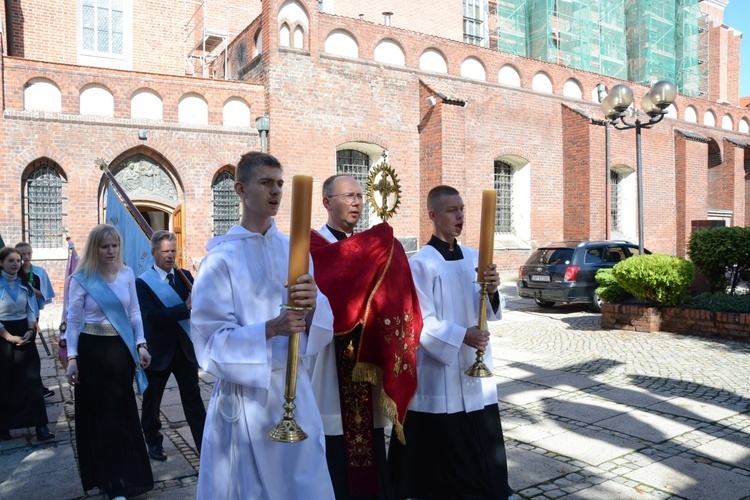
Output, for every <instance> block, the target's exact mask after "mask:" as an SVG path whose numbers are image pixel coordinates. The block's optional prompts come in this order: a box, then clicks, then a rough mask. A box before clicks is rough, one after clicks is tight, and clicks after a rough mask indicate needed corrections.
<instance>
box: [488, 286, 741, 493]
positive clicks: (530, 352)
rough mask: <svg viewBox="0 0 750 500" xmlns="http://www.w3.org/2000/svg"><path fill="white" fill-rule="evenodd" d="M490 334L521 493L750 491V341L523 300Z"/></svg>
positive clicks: (513, 475) (511, 303) (514, 302)
mask: <svg viewBox="0 0 750 500" xmlns="http://www.w3.org/2000/svg"><path fill="white" fill-rule="evenodd" d="M505 288H506V295H507V296H508V297H512V296H513V295H514V294H512V289H511V290H510V291H508V288H509V287H505ZM491 331H492V333H493V354H494V358H495V370H494V371H495V375H496V380H497V382H498V398H499V401H500V407H501V416H502V421H503V428H504V430H505V436H506V448H507V453H508V460H509V463H510V481H511V486H513V487H514V488H515V489H516V491H517V492H518V494H519V496H520V497H522V498H531V499H548V498H571V499H572V498H582V499H583V498H586V499H588V498H590V499H630V498H639V499H650V498H673V499H678V498H679V499H694V500H700V499H708V498H712V499H748V498H750V412H749V410H750V406H749V405H748V403H749V402H750V344H744V343H738V342H732V341H715V340H706V339H703V338H699V337H690V336H684V335H676V334H671V333H655V334H645V333H637V332H625V331H617V330H614V331H613V330H601V329H600V315H598V314H592V313H588V312H585V308H584V307H582V306H573V305H570V306H557V307H555V308H552V309H540V308H538V307H536V306H535V305H533V303H532V302H531V301H526V300H522V299H518V298H509V300H508V308H507V310H506V314H505V317H504V319H503V321H501V322H499V323H495V324H494V325H492V327H491Z"/></svg>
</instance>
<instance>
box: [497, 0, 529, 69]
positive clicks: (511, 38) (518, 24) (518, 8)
mask: <svg viewBox="0 0 750 500" xmlns="http://www.w3.org/2000/svg"><path fill="white" fill-rule="evenodd" d="M496 8H497V30H496V32H497V35H496V36H497V50H501V51H503V52H509V53H511V54H515V55H517V56H528V35H527V34H528V23H527V14H526V0H497V7H496Z"/></svg>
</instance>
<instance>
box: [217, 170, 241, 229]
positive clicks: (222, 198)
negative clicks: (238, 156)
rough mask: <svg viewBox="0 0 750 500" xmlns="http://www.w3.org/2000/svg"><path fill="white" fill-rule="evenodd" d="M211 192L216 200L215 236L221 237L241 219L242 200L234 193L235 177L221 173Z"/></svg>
mask: <svg viewBox="0 0 750 500" xmlns="http://www.w3.org/2000/svg"><path fill="white" fill-rule="evenodd" d="M211 192H212V194H213V198H214V200H213V209H214V236H219V235H222V234H224V233H226V232H227V231H229V228H230V227H232V226H233V225H235V224H237V222H238V221H239V218H240V199H239V197H238V196H237V193H235V192H234V175H232V173H231V172H222V173H220V174H219V175H218V177H216V181H215V182H214V185H213V186H211Z"/></svg>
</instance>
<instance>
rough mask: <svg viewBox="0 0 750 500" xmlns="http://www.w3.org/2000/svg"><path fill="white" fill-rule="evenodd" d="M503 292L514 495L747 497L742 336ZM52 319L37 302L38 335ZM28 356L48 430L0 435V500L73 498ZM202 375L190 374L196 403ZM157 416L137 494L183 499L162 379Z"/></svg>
mask: <svg viewBox="0 0 750 500" xmlns="http://www.w3.org/2000/svg"><path fill="white" fill-rule="evenodd" d="M502 291H503V293H504V295H505V296H506V298H507V309H506V311H505V314H504V318H503V320H502V321H500V322H497V323H491V327H490V330H491V332H492V348H493V356H494V363H495V369H494V373H495V381H496V382H497V390H498V400H499V403H500V410H501V417H502V423H503V429H504V431H505V438H506V449H507V454H508V461H509V468H510V483H511V486H512V487H513V488H514V489H515V490H516V491H517V494H518V496H519V497H520V498H523V499H547V498H566V499H575V498H581V499H597V500H602V499H604V500H609V499H617V500H619V499H631V498H632V499H651V498H675V499H677V498H680V499H691V500H703V499H721V500H732V499H750V411H749V409H750V407H749V406H748V403H749V402H750V344H745V343H739V342H733V341H717V340H706V339H703V338H700V337H690V336H684V335H676V334H671V333H651V334H649V333H635V332H625V331H618V330H601V329H600V321H599V315H598V314H592V313H589V312H587V309H586V307H585V306H583V305H579V306H574V305H569V306H555V307H554V308H552V309H541V308H538V307H536V305H534V303H533V301H531V300H526V299H519V298H517V297H516V296H515V287H514V286H513V284H511V283H507V284H504V286H503V290H502ZM59 315H60V309H59V308H50V309H45V311H44V312H43V316H42V321H41V323H42V327H43V329H49V330H53V327H56V326H57V324H58V323H59V317H60V316H59ZM50 343H52V344H54V335H53V338H52V339H51V342H50ZM39 351H40V355H42V376H43V379H44V382H45V384H46V385H47V386H48V387H50V388H51V389H53V390H55V396H53V397H51V398H49V399H47V412H48V415H49V419H50V430H51V431H52V432H53V433H54V434H55V435H56V437H55V439H54V440H53V441H51V442H47V443H41V444H40V443H37V441H36V437H35V436H34V435H33V431H34V429H28V430H26V431H24V430H14V431H12V434H13V439H12V440H11V441H2V442H0V480H2V484H0V498H24V499H49V498H56V499H72V498H80V497H82V496H83V495H84V492H83V491H82V490H81V485H80V479H79V477H78V472H77V462H76V458H75V447H74V431H75V429H74V425H73V424H74V422H73V404H72V394H71V390H70V387H68V385H67V382H66V380H65V377H64V372H63V370H62V366H61V365H60V363H59V361H56V360H54V359H53V358H50V357H47V356H46V355H45V354H44V351H43V349H42V348H41V346H39ZM212 383H213V378H212V377H210V376H209V375H207V374H205V373H201V384H202V386H203V387H202V389H203V393H204V398H205V400H206V402H207V401H208V398H209V395H210V391H211V386H212ZM139 403H140V401H139ZM162 421H163V423H164V428H163V431H164V433H165V438H166V439H165V440H164V449H165V452H166V453H167V455H168V459H167V461H166V462H154V461H152V462H151V465H152V468H153V471H154V479H155V480H156V484H155V489H154V490H153V491H151V492H149V493H148V494H147V495H145V496H142V497H140V498H147V497H148V498H151V497H158V498H164V499H184V498H193V497H194V496H195V490H196V483H197V475H198V456H197V453H196V450H195V445H194V443H193V442H192V438H191V436H190V432H189V429H188V427H187V424H186V423H185V421H184V416H183V414H182V408H181V406H180V401H179V393H178V391H177V387H176V384H175V383H174V380H171V381H170V385H169V386H168V389H167V391H166V392H165V395H164V402H163V404H162ZM290 446H294V445H290ZM89 494H90V496H89V497H88V498H93V499H101V498H105V497H104V496H103V495H101V494H99V493H98V492H97V491H91V492H89Z"/></svg>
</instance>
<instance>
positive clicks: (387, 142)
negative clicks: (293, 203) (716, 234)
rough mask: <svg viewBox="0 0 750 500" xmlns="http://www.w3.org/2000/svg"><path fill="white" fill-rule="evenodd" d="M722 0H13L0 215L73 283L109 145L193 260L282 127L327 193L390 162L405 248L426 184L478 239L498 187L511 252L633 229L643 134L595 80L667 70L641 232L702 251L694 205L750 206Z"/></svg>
mask: <svg viewBox="0 0 750 500" xmlns="http://www.w3.org/2000/svg"><path fill="white" fill-rule="evenodd" d="M727 1H728V0H701V1H699V0H692V1H688V0H664V1H659V2H652V1H651V0H642V1H640V2H630V1H628V2H625V0H592V1H586V2H583V1H578V0H570V2H562V3H559V5H558V3H557V2H553V1H548V0H474V1H470V0H445V1H443V2H439V8H436V5H437V4H438V2H432V1H426V0H414V1H411V2H392V1H380V2H376V1H355V0H263V1H260V0H248V1H240V0H205V1H196V0H192V1H191V0H158V1H156V0H138V1H136V0H60V1H57V2H49V1H47V0H8V1H6V2H5V3H4V10H3V11H2V15H3V19H2V27H3V33H2V52H1V54H2V55H1V56H0V57H1V59H0V66H1V67H0V71H2V83H1V84H2V95H1V97H0V99H2V109H3V114H2V120H0V132H1V134H0V137H1V138H2V139H1V141H2V142H0V155H1V156H2V162H3V165H4V168H3V169H2V171H1V172H0V178H1V179H2V182H3V185H4V186H5V189H3V190H2V192H1V194H0V196H1V197H2V203H0V230H1V231H2V236H3V238H4V240H5V242H6V243H9V244H13V243H15V242H17V241H21V240H26V241H30V242H31V243H32V245H33V246H34V248H35V256H34V257H35V260H36V261H39V262H40V264H41V265H43V266H45V267H46V268H48V270H49V272H50V274H51V275H52V277H53V279H54V280H55V282H56V283H57V284H58V285H59V283H60V280H61V278H62V269H63V266H64V262H65V258H66V255H67V252H66V247H67V245H66V243H65V237H66V236H70V237H71V238H72V239H73V241H74V242H75V243H76V244H77V245H78V246H79V248H81V247H82V246H83V244H84V242H85V238H86V235H87V233H88V231H89V230H90V229H91V228H92V227H93V226H94V225H96V224H98V223H100V222H103V221H104V210H105V204H106V189H107V183H106V180H105V177H104V174H103V173H102V171H101V170H100V169H99V168H98V167H97V166H96V160H97V158H102V159H104V161H105V162H106V163H108V164H109V168H110V170H111V171H112V173H113V174H114V175H115V177H116V178H117V179H118V181H119V182H120V184H121V185H122V186H123V187H124V189H125V190H126V191H127V193H128V196H129V197H130V198H131V200H132V201H133V202H134V203H135V205H136V206H137V207H138V209H139V210H140V211H141V212H142V213H143V214H144V215H145V216H146V217H147V218H148V219H149V221H150V222H151V225H152V227H153V228H154V229H172V230H175V232H178V233H179V236H180V250H181V258H182V263H183V265H184V266H185V267H188V268H192V269H194V268H195V267H197V265H198V264H199V262H200V259H201V258H202V257H203V256H204V255H205V245H206V242H207V241H208V240H209V239H210V238H211V237H213V236H215V235H217V234H223V233H224V232H225V231H226V230H227V229H228V227H230V226H231V225H232V224H233V223H235V222H236V221H237V219H238V217H239V207H238V205H237V199H236V197H234V194H233V188H232V186H233V182H234V167H233V165H234V164H235V163H236V162H237V160H238V159H239V157H240V155H241V154H242V153H244V152H246V151H249V150H260V149H261V148H263V147H267V150H268V152H269V153H271V154H273V155H275V156H277V157H278V158H279V159H280V160H281V162H282V164H283V165H284V166H285V175H286V176H287V178H288V179H290V178H291V176H292V175H294V174H298V173H305V174H309V175H312V176H313V177H314V180H315V186H314V189H315V193H316V196H315V200H318V199H319V196H318V193H319V192H320V186H321V184H322V181H323V180H324V179H325V178H326V177H328V176H329V175H332V174H334V173H337V172H349V173H352V174H353V175H355V176H357V177H358V178H359V179H362V180H363V181H364V180H365V179H367V177H368V175H369V172H370V171H371V169H372V168H373V167H375V166H377V165H379V164H381V163H383V162H387V163H388V164H389V165H390V166H391V167H392V168H393V169H394V171H395V172H396V174H397V176H398V178H399V180H400V183H401V203H400V207H399V211H398V213H397V215H396V216H395V217H394V218H392V219H391V220H390V221H389V223H390V224H391V225H392V226H393V227H394V229H395V233H396V235H397V236H398V237H399V238H400V239H401V240H402V241H403V242H404V244H405V247H406V248H407V249H408V250H414V249H416V248H418V247H419V246H421V245H422V244H423V243H424V242H425V241H426V240H427V239H428V238H429V235H430V231H431V226H430V224H429V220H428V219H427V217H426V214H425V209H424V204H425V197H426V194H427V192H428V191H429V189H430V188H431V187H433V186H434V185H437V184H440V183H443V184H450V185H453V186H455V187H456V188H458V189H459V190H460V191H461V192H462V193H463V197H464V201H465V203H466V207H467V215H466V224H465V229H464V235H463V242H464V243H466V244H468V245H470V246H475V247H476V246H477V245H478V239H479V211H480V206H479V205H480V200H481V191H482V190H483V189H493V188H494V189H497V190H498V209H497V223H496V238H495V251H496V255H495V261H496V262H497V263H498V264H499V266H500V267H501V269H502V270H503V271H504V273H505V274H512V273H513V272H514V270H515V269H516V268H517V266H518V265H519V264H520V263H522V262H523V261H524V260H525V259H526V257H527V256H528V254H529V252H530V251H531V250H532V249H533V248H535V247H537V246H538V245H541V244H545V243H547V242H549V241H556V240H564V239H601V238H605V237H613V238H626V239H629V240H631V241H637V235H638V228H637V220H638V214H637V199H636V198H637V190H636V175H635V174H636V135H635V132H634V131H633V130H629V131H620V130H616V129H613V128H611V127H609V128H608V127H605V126H604V125H605V120H604V117H603V114H602V111H601V109H600V104H599V99H600V97H601V95H600V90H603V91H604V92H605V93H606V92H607V91H608V90H609V89H611V88H612V87H613V86H614V85H616V84H619V83H627V84H628V85H629V86H630V87H631V88H632V89H633V91H634V94H635V101H636V104H637V103H640V101H641V98H642V97H643V95H644V94H645V93H646V92H647V91H648V89H649V82H651V83H653V82H655V81H656V79H663V78H665V77H668V78H669V79H671V80H673V81H675V82H676V83H677V84H678V90H679V91H680V93H679V95H678V97H677V99H676V101H675V102H674V104H673V105H672V106H671V107H670V108H669V110H668V115H667V117H666V118H665V119H664V120H662V121H661V122H660V123H658V124H657V125H655V126H654V127H653V128H651V129H646V130H643V134H642V157H643V163H642V164H643V179H642V180H643V205H644V209H643V212H644V213H643V217H644V233H645V236H644V244H645V246H646V247H647V248H648V249H650V250H652V251H654V252H662V253H668V254H673V255H685V248H686V243H687V241H688V239H689V235H690V230H691V224H692V223H693V221H698V220H707V219H721V220H724V221H726V223H727V224H731V225H740V226H744V225H747V224H748V220H750V170H749V169H750V150H748V143H750V135H749V134H748V132H749V130H748V129H749V127H750V108H748V107H741V106H740V96H739V41H740V37H741V34H739V33H738V32H736V31H735V30H733V29H732V28H731V27H729V26H727V25H726V24H724V19H723V8H724V7H725V6H726V4H727ZM563 4H565V5H567V4H571V5H576V4H577V5H579V7H580V8H581V9H583V8H585V9H588V10H586V11H585V16H583V17H581V16H580V12H581V11H580V10H577V11H575V12H574V11H571V13H566V12H563V7H562V6H563ZM665 4H669V5H671V6H672V7H671V9H672V10H671V11H669V12H666V13H665V12H661V13H659V12H654V11H655V9H657V6H660V7H659V8H662V7H661V6H663V5H665ZM521 8H523V10H522V11H521V10H520V9H521ZM545 8H546V9H547V10H545ZM596 9H598V10H596ZM634 9H636V10H634ZM637 9H640V10H637ZM698 9H699V10H698ZM518 12H522V13H523V15H520V16H519V15H517V13H518ZM613 13H614V14H613ZM568 14H570V16H568ZM514 16H515V17H514ZM575 16H578V17H575ZM607 16H609V17H607ZM670 16H671V17H670ZM691 16H692V17H691ZM644 19H648V20H649V22H652V21H651V20H653V19H656V20H659V19H661V20H663V21H664V22H665V24H664V26H662V28H659V27H658V26H653V25H649V26H640V27H639V26H638V25H637V23H638V22H640V20H644ZM592 20H593V22H592ZM511 21H512V22H511ZM728 21H729V20H728ZM644 22H645V21H644ZM566 23H567V24H566ZM605 28H606V30H610V31H607V32H605ZM657 28H658V29H657ZM659 29H662V30H663V31H659ZM514 30H515V31H514ZM639 30H640V31H639ZM519 33H520V34H519ZM592 33H593V35H592ZM669 33H672V34H671V35H669ZM516 35H517V36H516ZM668 35H669V36H671V38H669V40H670V42H669V43H668V44H667V45H666V46H662V45H663V44H664V38H665V37H667V36H668ZM514 36H515V37H516V38H514ZM637 36H645V37H648V36H651V37H654V36H656V37H658V39H652V40H649V39H645V41H644V39H640V38H637ZM597 37H598V38H597ZM617 37H622V43H619V42H616V43H613V40H618V38H617ZM571 40H572V42H571ZM660 44H661V45H660ZM665 47H666V48H665ZM626 49H627V50H626ZM618 50H620V52H619V53H618V52H617V51H618ZM646 51H648V52H646ZM618 54H620V55H618ZM670 54H671V55H670ZM665 61H666V62H665ZM670 65H671V66H670ZM665 68H666V69H665ZM670 68H671V69H670ZM607 130H608V131H607ZM607 135H608V136H609V139H608V140H607V139H606V136H607ZM290 196H291V192H290V191H288V192H287V193H286V199H285V200H286V201H285V202H284V203H283V204H282V209H281V211H280V214H279V225H280V227H281V228H283V229H286V228H287V227H288V217H289V208H290V199H289V198H290ZM325 220H326V214H325V210H324V209H323V207H322V205H321V204H320V203H318V202H317V201H316V202H315V203H314V206H313V226H314V227H319V226H320V225H321V224H323V222H325ZM377 222H378V221H377V219H376V217H375V216H374V215H373V214H369V216H368V217H364V218H363V221H362V222H361V226H362V227H363V228H366V227H368V226H370V225H372V224H375V223H377ZM58 289H59V286H58Z"/></svg>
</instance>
